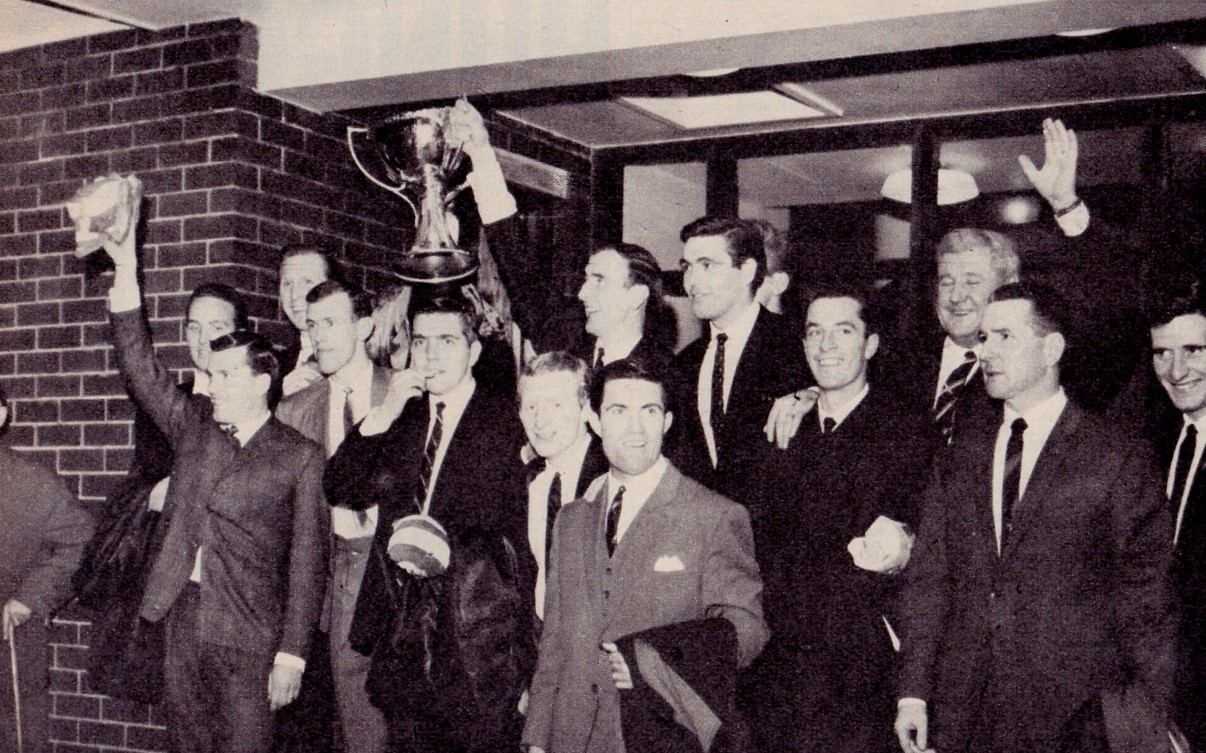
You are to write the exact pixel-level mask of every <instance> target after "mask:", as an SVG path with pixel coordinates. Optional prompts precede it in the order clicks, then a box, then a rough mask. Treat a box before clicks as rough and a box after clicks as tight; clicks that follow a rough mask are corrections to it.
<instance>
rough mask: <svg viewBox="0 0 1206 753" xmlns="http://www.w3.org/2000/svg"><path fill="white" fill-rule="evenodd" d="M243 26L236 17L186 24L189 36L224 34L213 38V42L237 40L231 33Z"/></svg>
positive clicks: (236, 31) (238, 30)
mask: <svg viewBox="0 0 1206 753" xmlns="http://www.w3.org/2000/svg"><path fill="white" fill-rule="evenodd" d="M242 28H243V22H242V21H239V20H238V19H237V18H225V19H222V20H221V21H204V22H201V23H192V24H189V25H188V35H189V36H190V37H208V36H213V35H224V36H223V37H219V38H218V39H215V40H213V41H214V42H215V43H216V42H220V41H232V40H233V41H237V38H234V37H233V36H226V35H233V34H235V33H238V32H240V31H241V30H242Z"/></svg>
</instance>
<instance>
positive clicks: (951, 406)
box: [934, 350, 976, 444]
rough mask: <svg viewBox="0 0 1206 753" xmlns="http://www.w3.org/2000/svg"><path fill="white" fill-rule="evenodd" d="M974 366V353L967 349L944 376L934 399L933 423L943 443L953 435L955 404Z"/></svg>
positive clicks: (949, 441) (947, 442)
mask: <svg viewBox="0 0 1206 753" xmlns="http://www.w3.org/2000/svg"><path fill="white" fill-rule="evenodd" d="M975 367H976V354H975V352H974V351H970V350H969V351H967V352H966V353H964V354H963V363H961V364H959V365H958V366H956V367H955V370H954V371H952V372H951V373H950V376H948V377H947V378H946V382H945V383H944V384H943V385H942V392H940V393H938V399H937V400H935V401H934V424H935V425H936V426H937V427H938V431H939V433H940V434H941V435H942V441H943V443H944V444H950V443H951V438H952V437H953V436H954V433H955V404H956V403H957V402H958V401H959V398H960V397H962V395H963V390H964V388H965V387H967V380H968V377H970V376H971V373H972V369H974V368H975Z"/></svg>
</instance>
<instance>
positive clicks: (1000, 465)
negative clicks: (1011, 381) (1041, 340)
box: [992, 387, 1068, 554]
mask: <svg viewBox="0 0 1206 753" xmlns="http://www.w3.org/2000/svg"><path fill="white" fill-rule="evenodd" d="M1067 405H1068V396H1067V394H1065V393H1064V390H1063V388H1062V387H1061V388H1060V389H1059V391H1058V392H1056V393H1055V394H1054V395H1052V396H1051V397H1048V398H1047V399H1045V400H1043V401H1042V402H1039V403H1036V404H1035V405H1032V406H1030V409H1029V410H1027V411H1026V412H1025V413H1024V414H1023V413H1018V412H1017V411H1015V410H1013V409H1012V408H1010V407H1009V405H1008V404H1006V406H1005V421H1004V422H1003V423H1002V424H1001V428H999V429H997V444H996V449H995V451H994V452H993V456H992V524H993V529H994V530H995V531H996V534H997V554H1000V553H1001V510H1002V500H1003V499H1004V492H1003V487H1004V483H1005V449H1006V446H1007V445H1008V444H1009V434H1010V431H1011V425H1012V424H1013V422H1014V420H1015V419H1018V418H1022V419H1025V421H1026V431H1025V433H1023V434H1022V466H1021V473H1020V476H1019V481H1018V500H1021V499H1022V498H1023V497H1024V496H1025V495H1026V485H1027V484H1028V483H1030V474H1031V472H1032V471H1034V464H1035V462H1036V461H1037V460H1038V458H1039V455H1040V454H1041V453H1042V451H1043V447H1044V446H1045V445H1046V444H1047V437H1049V436H1051V430H1052V429H1054V428H1055V423H1056V422H1057V421H1059V417H1060V415H1061V414H1062V413H1063V412H1064V408H1065V407H1066V406H1067Z"/></svg>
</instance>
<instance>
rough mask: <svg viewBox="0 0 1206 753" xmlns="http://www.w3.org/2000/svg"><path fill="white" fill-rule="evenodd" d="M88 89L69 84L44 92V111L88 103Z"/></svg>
mask: <svg viewBox="0 0 1206 753" xmlns="http://www.w3.org/2000/svg"><path fill="white" fill-rule="evenodd" d="M87 93H88V87H87V86H86V85H84V84H67V85H66V86H57V87H55V88H53V89H45V90H44V91H43V92H42V109H43V110H61V109H64V108H67V107H75V106H76V105H82V104H84V103H85V102H87V101H88V98H87Z"/></svg>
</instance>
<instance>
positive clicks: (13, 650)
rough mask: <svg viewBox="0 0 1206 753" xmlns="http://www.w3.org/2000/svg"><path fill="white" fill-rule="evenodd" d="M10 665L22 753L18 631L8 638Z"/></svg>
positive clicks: (18, 736) (23, 747)
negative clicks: (18, 678) (18, 681)
mask: <svg viewBox="0 0 1206 753" xmlns="http://www.w3.org/2000/svg"><path fill="white" fill-rule="evenodd" d="M8 657H9V664H10V666H11V668H12V671H13V719H14V720H16V722H17V753H22V751H23V750H24V749H25V746H24V745H22V742H21V687H20V686H19V685H18V683H17V631H16V630H13V632H12V634H11V635H10V636H9V638H8Z"/></svg>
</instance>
